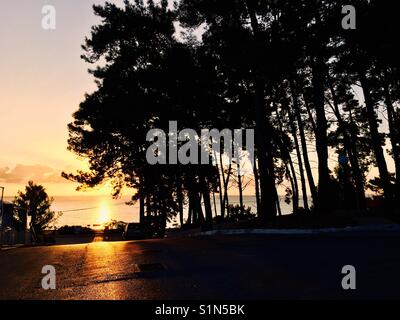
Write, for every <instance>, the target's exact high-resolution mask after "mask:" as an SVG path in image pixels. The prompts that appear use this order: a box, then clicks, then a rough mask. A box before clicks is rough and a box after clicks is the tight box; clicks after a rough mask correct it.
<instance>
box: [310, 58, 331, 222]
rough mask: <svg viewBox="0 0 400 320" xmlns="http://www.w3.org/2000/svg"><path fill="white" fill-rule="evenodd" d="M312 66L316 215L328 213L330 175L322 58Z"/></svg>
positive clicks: (316, 59)
mask: <svg viewBox="0 0 400 320" xmlns="http://www.w3.org/2000/svg"><path fill="white" fill-rule="evenodd" d="M314 60H315V61H314V64H313V66H312V86H313V103H314V108H315V112H316V116H317V123H316V132H315V140H316V148H317V156H318V200H317V201H316V203H315V209H316V212H318V213H320V214H321V213H323V214H325V213H327V212H329V211H330V208H331V205H330V203H329V199H330V194H329V187H330V174H329V166H328V134H327V131H328V123H327V120H326V115H325V86H324V83H325V71H324V68H325V66H324V62H323V60H322V58H321V57H320V56H319V55H317V56H316V57H315V58H314Z"/></svg>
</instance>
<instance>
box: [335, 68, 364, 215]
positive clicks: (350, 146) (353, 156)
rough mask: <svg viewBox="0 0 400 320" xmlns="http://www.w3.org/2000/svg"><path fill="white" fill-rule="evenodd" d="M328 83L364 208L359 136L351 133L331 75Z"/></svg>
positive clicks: (360, 206) (360, 201)
mask: <svg viewBox="0 0 400 320" xmlns="http://www.w3.org/2000/svg"><path fill="white" fill-rule="evenodd" d="M328 84H329V89H330V91H331V94H332V100H333V112H334V113H335V116H336V118H337V120H338V123H339V127H340V129H341V131H342V132H343V145H344V148H345V150H346V152H347V154H348V156H349V160H350V164H351V169H352V172H353V178H354V182H355V185H356V191H357V208H358V209H359V210H364V209H365V206H366V200H365V190H364V178H363V176H362V173H361V170H360V165H359V161H358V159H359V157H358V152H357V146H356V144H355V141H356V139H357V137H354V136H353V135H352V134H351V133H350V135H349V132H348V130H347V126H346V124H345V122H344V120H343V118H342V116H341V114H340V110H339V103H338V99H337V95H336V92H335V89H334V87H333V84H332V81H331V79H330V78H329V76H328Z"/></svg>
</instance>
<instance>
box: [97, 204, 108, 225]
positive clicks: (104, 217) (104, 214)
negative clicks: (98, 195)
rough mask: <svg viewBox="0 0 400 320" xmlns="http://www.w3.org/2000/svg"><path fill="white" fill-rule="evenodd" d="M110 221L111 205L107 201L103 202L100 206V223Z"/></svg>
mask: <svg viewBox="0 0 400 320" xmlns="http://www.w3.org/2000/svg"><path fill="white" fill-rule="evenodd" d="M109 221H110V207H109V206H108V204H107V203H106V202H102V203H101V204H100V207H99V217H98V223H100V224H104V223H107V222H109Z"/></svg>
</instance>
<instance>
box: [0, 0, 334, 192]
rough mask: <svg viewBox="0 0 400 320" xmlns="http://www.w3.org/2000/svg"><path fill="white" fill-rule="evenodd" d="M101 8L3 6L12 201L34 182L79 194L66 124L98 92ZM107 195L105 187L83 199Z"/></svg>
mask: <svg viewBox="0 0 400 320" xmlns="http://www.w3.org/2000/svg"><path fill="white" fill-rule="evenodd" d="M104 2H105V1H104V0H45V1H44V0H17V1H16V0H0V186H3V187H5V195H6V196H8V197H10V196H14V195H16V193H17V191H18V190H22V189H23V188H24V186H25V185H26V183H27V182H28V181H29V180H34V181H35V182H36V183H40V184H43V185H44V186H45V187H46V188H47V190H48V193H49V194H51V195H52V196H61V195H63V196H65V195H74V196H77V195H79V194H81V193H77V192H76V191H75V189H76V187H77V184H75V183H73V182H68V181H66V180H65V179H63V178H61V172H62V171H67V172H75V171H76V170H77V169H85V168H87V165H86V160H84V159H79V158H78V157H77V156H76V155H74V154H73V153H71V152H70V151H68V150H67V139H68V130H67V124H68V123H69V122H71V121H72V114H73V112H75V111H76V110H77V109H78V106H79V103H80V102H81V101H82V100H83V98H84V94H85V93H90V92H93V91H94V90H95V89H96V86H95V83H94V81H93V77H92V76H91V75H89V74H88V72H87V69H88V68H89V67H90V65H88V64H87V63H85V62H84V61H83V60H82V59H81V58H80V55H81V54H82V53H83V52H82V49H81V45H82V44H83V42H84V38H85V36H89V35H90V29H91V27H92V26H93V25H96V24H98V23H99V22H100V21H99V19H98V18H97V17H95V16H94V14H93V10H92V5H93V4H101V3H104ZM114 2H116V3H121V2H122V0H120V1H114ZM45 5H52V6H54V7H55V9H56V29H55V30H45V29H43V28H42V19H43V14H42V8H43V6H45ZM333 157H334V158H335V157H336V156H335V155H333ZM110 192H111V190H110V186H109V185H106V186H103V187H100V188H96V189H95V190H91V191H87V192H85V193H84V195H100V194H101V195H109V194H110Z"/></svg>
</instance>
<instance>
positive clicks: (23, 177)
mask: <svg viewBox="0 0 400 320" xmlns="http://www.w3.org/2000/svg"><path fill="white" fill-rule="evenodd" d="M29 180H33V181H34V182H35V183H63V182H65V180H64V179H63V178H62V177H61V170H56V169H53V168H51V167H48V166H43V165H23V164H17V165H16V166H15V167H14V168H13V169H10V168H9V167H3V168H0V182H3V183H26V182H28V181H29Z"/></svg>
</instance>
